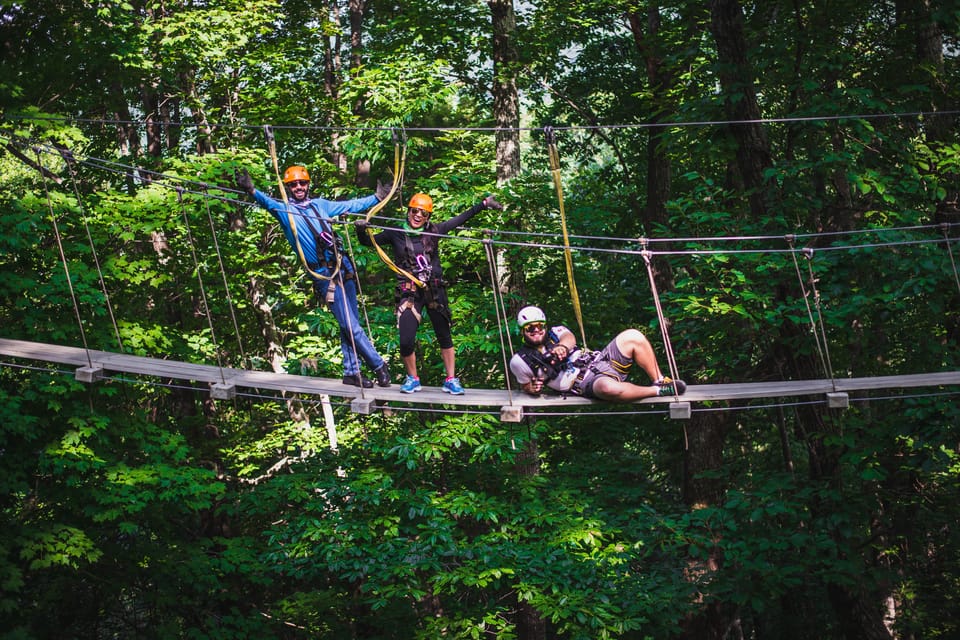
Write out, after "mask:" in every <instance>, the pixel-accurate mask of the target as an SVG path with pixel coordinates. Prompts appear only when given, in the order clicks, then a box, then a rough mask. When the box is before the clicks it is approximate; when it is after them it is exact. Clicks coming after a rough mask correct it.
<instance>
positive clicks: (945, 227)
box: [940, 222, 960, 292]
mask: <svg viewBox="0 0 960 640" xmlns="http://www.w3.org/2000/svg"><path fill="white" fill-rule="evenodd" d="M940 231H942V232H943V240H944V242H946V243H947V255H949V256H950V266H951V267H953V281H954V282H956V283H957V291H958V292H960V275H958V273H957V262H956V260H954V259H953V246H952V243H951V242H950V225H949V224H947V223H946V222H941V223H940Z"/></svg>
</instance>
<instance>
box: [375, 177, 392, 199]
mask: <svg viewBox="0 0 960 640" xmlns="http://www.w3.org/2000/svg"><path fill="white" fill-rule="evenodd" d="M392 188H393V185H392V184H388V183H386V182H381V181H379V180H377V193H376V196H377V200H379V201H380V202H383V201H384V200H386V198H387V196H389V195H390V190H391V189H392Z"/></svg>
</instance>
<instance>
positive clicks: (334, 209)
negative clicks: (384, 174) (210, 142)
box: [236, 165, 390, 388]
mask: <svg viewBox="0 0 960 640" xmlns="http://www.w3.org/2000/svg"><path fill="white" fill-rule="evenodd" d="M236 182H237V187H239V188H240V189H242V190H243V191H245V192H247V193H248V194H250V195H251V196H253V198H254V200H256V202H257V204H259V205H260V206H261V207H263V208H264V209H266V210H267V211H269V212H270V213H271V214H272V215H273V217H274V218H276V220H277V222H279V223H280V227H281V228H282V229H283V233H284V235H285V236H286V237H287V242H289V243H290V246H291V247H293V248H294V250H295V251H296V252H297V254H298V255H299V256H300V259H301V261H302V262H303V263H304V265H305V266H306V268H307V272H308V274H309V275H310V278H311V279H312V280H313V290H314V293H316V295H317V299H318V300H319V301H320V302H321V303H323V302H324V301H326V304H327V305H328V306H329V307H330V311H331V312H332V313H333V315H334V317H335V318H336V319H337V323H338V324H339V325H340V349H341V351H342V352H343V383H344V384H349V385H353V386H357V387H359V386H363V387H365V388H370V387H372V386H373V382H372V381H370V380H368V379H367V378H366V377H365V376H364V375H363V374H362V373H361V372H360V361H359V358H362V359H363V361H364V362H365V363H366V364H367V366H369V367H370V368H371V369H372V370H373V373H374V376H375V377H376V379H377V384H379V385H380V386H381V387H389V386H390V371H389V369H388V368H387V363H386V362H385V361H384V359H383V357H382V356H381V355H380V354H379V353H377V350H376V348H375V347H374V346H373V344H372V343H371V342H370V338H369V337H367V334H366V333H365V332H364V330H363V327H362V325H361V324H360V314H359V312H358V307H357V281H356V277H357V272H356V268H355V267H354V265H353V263H352V262H351V261H350V258H349V256H347V255H346V254H345V253H344V252H343V244H342V241H341V239H340V236H339V235H337V234H336V233H334V231H333V227H332V225H331V220H332V219H334V218H336V217H338V216H340V215H342V214H344V213H360V212H361V211H365V210H366V209H369V208H370V207H372V206H373V205H375V204H376V203H377V202H379V201H380V200H381V199H382V198H385V197H386V196H387V195H388V194H389V193H390V186H389V185H384V184H377V192H376V193H375V194H373V195H369V196H367V197H365V198H356V199H353V200H343V201H337V200H324V199H323V198H311V197H310V175H309V174H308V173H307V170H306V168H305V167H303V166H300V165H294V166H291V167H288V168H287V170H286V171H285V172H284V173H283V184H284V187H285V188H286V189H287V194H288V199H289V200H288V202H286V203H285V202H282V201H279V200H275V199H274V198H271V197H270V196H268V195H267V194H266V193H264V192H262V191H260V190H259V189H256V188H254V186H253V180H252V179H251V178H250V174H249V173H248V172H247V170H246V169H244V170H242V171H239V172H237V174H236ZM338 267H339V268H338Z"/></svg>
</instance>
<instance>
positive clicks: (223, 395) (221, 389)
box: [177, 188, 236, 400]
mask: <svg viewBox="0 0 960 640" xmlns="http://www.w3.org/2000/svg"><path fill="white" fill-rule="evenodd" d="M177 202H178V203H179V204H180V213H181V214H182V215H183V224H184V225H186V228H187V242H188V243H189V244H190V254H191V255H192V256H193V266H194V268H195V269H196V270H197V283H198V285H199V287H200V302H201V304H203V311H204V314H205V315H206V317H207V326H208V327H210V339H211V340H212V341H213V348H214V350H215V351H216V352H217V367H218V368H219V369H220V383H219V384H218V385H217V386H215V387H214V388H213V392H212V393H213V395H214V397H215V398H217V399H224V400H226V399H230V398H233V397H234V395H235V394H236V388H235V387H234V386H233V385H232V384H227V379H226V376H225V375H223V359H222V357H221V354H220V346H219V345H218V343H217V333H216V331H215V329H214V327H213V317H212V315H211V313H210V304H209V302H208V301H207V291H206V289H205V288H204V286H203V270H202V268H201V266H200V259H199V258H198V257H197V247H196V244H195V243H194V241H193V232H192V231H191V230H190V218H189V216H187V207H186V205H185V204H184V202H183V190H182V189H179V188H178V189H177Z"/></svg>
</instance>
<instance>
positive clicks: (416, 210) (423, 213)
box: [407, 207, 430, 218]
mask: <svg viewBox="0 0 960 640" xmlns="http://www.w3.org/2000/svg"><path fill="white" fill-rule="evenodd" d="M407 212H408V213H419V214H420V215H421V216H423V217H424V218H429V217H430V212H429V211H427V210H426V209H420V208H418V207H410V208H409V209H408V210H407Z"/></svg>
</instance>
